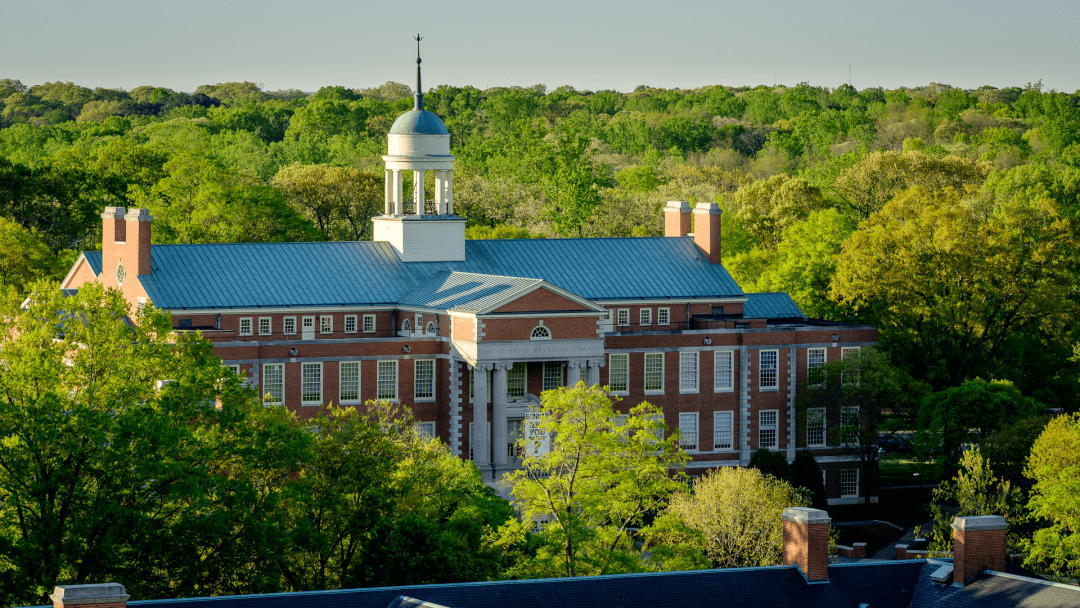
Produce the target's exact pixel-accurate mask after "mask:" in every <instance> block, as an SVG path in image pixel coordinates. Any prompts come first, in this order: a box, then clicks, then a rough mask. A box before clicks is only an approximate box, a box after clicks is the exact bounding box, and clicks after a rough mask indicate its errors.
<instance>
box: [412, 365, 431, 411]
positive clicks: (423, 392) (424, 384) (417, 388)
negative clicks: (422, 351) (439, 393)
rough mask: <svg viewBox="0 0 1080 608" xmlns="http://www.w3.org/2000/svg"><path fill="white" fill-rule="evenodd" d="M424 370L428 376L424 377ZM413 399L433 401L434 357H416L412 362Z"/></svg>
mask: <svg viewBox="0 0 1080 608" xmlns="http://www.w3.org/2000/svg"><path fill="white" fill-rule="evenodd" d="M425 368H427V369H426V370H425ZM425 371H428V372H430V376H429V377H424V376H425ZM413 399H414V400H416V401H435V359H417V360H416V362H415V363H414V364H413Z"/></svg>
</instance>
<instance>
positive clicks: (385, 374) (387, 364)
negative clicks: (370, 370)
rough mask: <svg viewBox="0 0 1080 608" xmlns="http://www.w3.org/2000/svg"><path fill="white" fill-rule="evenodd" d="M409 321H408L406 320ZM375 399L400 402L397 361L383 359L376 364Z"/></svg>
mask: <svg viewBox="0 0 1080 608" xmlns="http://www.w3.org/2000/svg"><path fill="white" fill-rule="evenodd" d="M405 320H406V321H408V319H405ZM375 370H376V371H375V374H376V375H375V383H376V384H375V398H376V399H378V400H379V401H389V402H391V403H397V400H398V362H397V359H382V360H379V361H378V362H376V364H375Z"/></svg>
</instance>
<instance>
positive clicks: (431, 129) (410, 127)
mask: <svg viewBox="0 0 1080 608" xmlns="http://www.w3.org/2000/svg"><path fill="white" fill-rule="evenodd" d="M390 133H391V134H394V135H417V134H419V135H446V134H447V133H449V132H448V131H447V130H446V125H444V124H443V121H442V119H441V118H439V117H438V116H436V115H434V114H432V113H431V112H428V111H427V110H416V109H413V110H409V111H408V112H405V113H404V114H402V115H401V116H398V118H397V120H395V121H394V124H393V126H391V127H390Z"/></svg>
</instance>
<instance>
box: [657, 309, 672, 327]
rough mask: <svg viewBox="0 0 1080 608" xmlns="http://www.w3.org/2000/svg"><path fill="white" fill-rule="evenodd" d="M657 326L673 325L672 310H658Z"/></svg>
mask: <svg viewBox="0 0 1080 608" xmlns="http://www.w3.org/2000/svg"><path fill="white" fill-rule="evenodd" d="M656 324H657V325H671V309H670V308H667V307H664V308H657V309H656Z"/></svg>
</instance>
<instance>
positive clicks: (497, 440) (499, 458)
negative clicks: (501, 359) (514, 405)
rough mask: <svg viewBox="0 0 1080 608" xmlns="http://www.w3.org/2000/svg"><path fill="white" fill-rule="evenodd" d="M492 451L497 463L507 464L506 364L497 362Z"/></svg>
mask: <svg viewBox="0 0 1080 608" xmlns="http://www.w3.org/2000/svg"><path fill="white" fill-rule="evenodd" d="M491 444H492V449H491V452H492V454H493V455H494V461H495V464H498V465H505V464H506V462H507V457H506V456H507V454H506V364H504V363H496V364H495V372H494V373H493V374H492V377H491Z"/></svg>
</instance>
